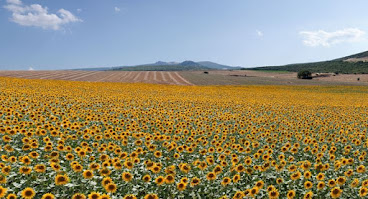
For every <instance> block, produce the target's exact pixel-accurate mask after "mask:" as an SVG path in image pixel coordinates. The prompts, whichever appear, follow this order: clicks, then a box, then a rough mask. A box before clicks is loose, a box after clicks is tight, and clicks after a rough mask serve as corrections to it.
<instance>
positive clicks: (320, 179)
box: [316, 173, 325, 181]
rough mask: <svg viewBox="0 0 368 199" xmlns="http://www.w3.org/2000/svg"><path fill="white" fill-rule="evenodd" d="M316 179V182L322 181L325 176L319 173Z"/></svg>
mask: <svg viewBox="0 0 368 199" xmlns="http://www.w3.org/2000/svg"><path fill="white" fill-rule="evenodd" d="M316 178H317V180H318V181H322V180H324V179H325V174H324V173H319V174H317V176H316Z"/></svg>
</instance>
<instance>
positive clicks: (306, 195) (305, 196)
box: [303, 191, 313, 199]
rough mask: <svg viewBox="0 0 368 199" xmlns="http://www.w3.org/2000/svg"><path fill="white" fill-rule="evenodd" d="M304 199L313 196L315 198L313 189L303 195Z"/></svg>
mask: <svg viewBox="0 0 368 199" xmlns="http://www.w3.org/2000/svg"><path fill="white" fill-rule="evenodd" d="M303 198H304V199H311V198H313V192H312V191H309V192H307V193H306V194H305V195H304V197H303Z"/></svg>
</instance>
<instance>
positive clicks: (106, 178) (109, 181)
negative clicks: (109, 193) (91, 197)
mask: <svg viewBox="0 0 368 199" xmlns="http://www.w3.org/2000/svg"><path fill="white" fill-rule="evenodd" d="M109 183H113V181H112V179H111V178H110V177H105V178H104V179H102V182H101V184H102V186H106V185H107V184H109Z"/></svg>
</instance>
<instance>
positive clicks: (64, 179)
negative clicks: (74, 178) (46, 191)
mask: <svg viewBox="0 0 368 199" xmlns="http://www.w3.org/2000/svg"><path fill="white" fill-rule="evenodd" d="M68 182H69V177H68V176H67V175H57V176H56V177H55V184H56V185H65V184H67V183H68Z"/></svg>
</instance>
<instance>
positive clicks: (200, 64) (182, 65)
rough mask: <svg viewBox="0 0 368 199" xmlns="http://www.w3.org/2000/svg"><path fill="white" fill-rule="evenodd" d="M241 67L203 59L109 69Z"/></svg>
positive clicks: (217, 68)
mask: <svg viewBox="0 0 368 199" xmlns="http://www.w3.org/2000/svg"><path fill="white" fill-rule="evenodd" d="M240 68H241V67H232V66H227V65H221V64H217V63H214V62H209V61H202V62H194V61H190V60H187V61H183V62H180V63H179V62H164V61H158V62H156V63H153V64H142V65H137V66H120V67H113V68H110V69H108V70H122V71H141V70H143V71H185V70H229V69H234V70H237V69H240Z"/></svg>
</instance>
